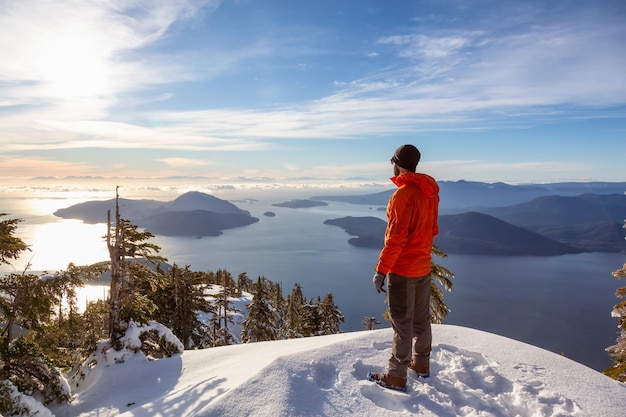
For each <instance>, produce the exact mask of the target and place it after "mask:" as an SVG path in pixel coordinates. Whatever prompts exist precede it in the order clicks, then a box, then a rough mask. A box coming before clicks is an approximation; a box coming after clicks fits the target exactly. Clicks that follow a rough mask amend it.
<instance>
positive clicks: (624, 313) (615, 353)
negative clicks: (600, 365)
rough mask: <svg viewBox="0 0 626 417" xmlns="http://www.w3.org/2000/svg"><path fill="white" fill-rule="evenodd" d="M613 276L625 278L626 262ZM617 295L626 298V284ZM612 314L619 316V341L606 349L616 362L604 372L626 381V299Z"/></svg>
mask: <svg viewBox="0 0 626 417" xmlns="http://www.w3.org/2000/svg"><path fill="white" fill-rule="evenodd" d="M613 276H614V277H615V278H617V279H621V278H625V277H626V264H624V266H623V267H622V268H621V269H618V270H617V271H615V272H613ZM615 295H616V297H617V298H626V286H624V287H620V288H618V289H617V291H616V292H615ZM611 315H612V316H613V317H617V318H618V327H619V329H620V333H619V335H618V336H617V343H616V344H615V345H613V346H610V347H608V348H607V349H606V350H607V352H609V354H610V355H611V356H612V357H613V362H614V364H613V366H611V367H610V368H607V369H606V370H605V371H604V374H605V375H608V376H610V377H611V378H613V379H616V380H618V381H621V382H624V383H626V300H624V301H622V302H620V303H618V304H616V305H615V306H614V307H613V312H612V313H611Z"/></svg>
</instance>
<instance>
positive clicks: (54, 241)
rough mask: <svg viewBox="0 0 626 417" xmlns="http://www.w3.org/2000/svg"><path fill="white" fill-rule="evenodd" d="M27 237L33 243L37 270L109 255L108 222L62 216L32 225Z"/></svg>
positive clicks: (33, 265)
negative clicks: (106, 238) (96, 222)
mask: <svg viewBox="0 0 626 417" xmlns="http://www.w3.org/2000/svg"><path fill="white" fill-rule="evenodd" d="M32 229H33V230H32V233H31V234H30V236H29V237H28V238H25V239H24V241H25V242H26V243H27V244H28V245H30V248H31V250H32V252H30V253H25V254H24V255H23V257H24V258H26V257H30V263H31V266H30V269H31V270H34V271H56V270H64V269H65V268H67V265H68V264H70V263H74V264H75V265H91V264H94V263H96V262H101V261H105V260H108V259H109V255H108V251H107V247H106V242H105V241H104V239H103V236H104V235H105V234H106V225H102V224H94V225H90V224H84V223H83V222H82V221H79V220H62V221H58V222H54V223H45V224H39V225H36V226H33V227H32Z"/></svg>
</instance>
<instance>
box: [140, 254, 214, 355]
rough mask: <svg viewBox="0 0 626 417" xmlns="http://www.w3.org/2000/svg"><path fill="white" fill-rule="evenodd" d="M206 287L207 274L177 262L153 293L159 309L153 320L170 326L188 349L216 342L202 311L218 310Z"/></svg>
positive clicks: (212, 311)
mask: <svg viewBox="0 0 626 417" xmlns="http://www.w3.org/2000/svg"><path fill="white" fill-rule="evenodd" d="M206 289H207V284H206V274H204V273H200V272H193V271H191V270H190V269H189V267H188V266H186V267H185V268H182V269H181V268H179V267H178V266H176V264H174V266H173V267H172V268H171V269H170V271H169V272H168V273H167V279H166V280H165V284H164V285H163V286H162V288H161V290H160V291H157V292H156V293H155V294H154V296H153V301H154V303H155V304H156V306H157V310H156V311H155V312H154V313H153V315H152V319H153V320H156V321H158V322H159V323H161V324H163V325H165V326H167V327H169V328H170V329H171V330H172V332H173V333H174V334H175V335H176V337H178V338H179V339H180V340H181V342H182V343H183V345H184V347H185V349H192V348H199V347H200V348H201V347H209V346H212V345H213V337H212V333H211V331H210V328H209V325H208V324H207V323H205V322H203V321H202V320H201V314H202V313H209V314H211V313H214V312H215V311H216V310H215V307H214V306H213V304H212V303H211V302H210V301H209V300H208V298H207V297H206Z"/></svg>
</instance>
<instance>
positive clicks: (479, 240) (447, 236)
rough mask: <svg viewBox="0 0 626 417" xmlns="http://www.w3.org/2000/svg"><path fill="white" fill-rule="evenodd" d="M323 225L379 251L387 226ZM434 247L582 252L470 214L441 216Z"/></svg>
mask: <svg viewBox="0 0 626 417" xmlns="http://www.w3.org/2000/svg"><path fill="white" fill-rule="evenodd" d="M324 224H328V225H332V226H338V227H341V228H342V229H343V230H345V231H346V233H348V234H349V235H351V236H357V237H356V238H351V239H350V240H349V241H348V243H350V244H351V245H353V246H358V247H368V248H375V249H380V248H382V247H383V244H384V236H385V228H386V226H387V223H386V222H385V221H384V220H381V219H379V218H376V217H342V218H338V219H329V220H326V221H324ZM435 244H436V245H437V246H438V247H439V248H440V249H441V250H443V251H444V252H447V253H458V254H467V255H492V256H502V255H505V256H526V255H532V256H556V255H563V254H566V253H580V252H583V250H582V249H579V248H577V247H574V246H571V245H567V244H565V243H561V242H558V241H555V240H552V239H550V238H547V237H545V236H542V235H540V234H538V233H535V232H532V231H529V230H526V229H523V228H521V227H518V226H514V225H512V224H509V223H507V222H504V221H502V220H499V219H497V218H495V217H492V216H489V215H486V214H482V213H476V212H467V213H462V214H450V215H442V216H439V235H437V236H436V237H435Z"/></svg>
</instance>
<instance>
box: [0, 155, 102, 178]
mask: <svg viewBox="0 0 626 417" xmlns="http://www.w3.org/2000/svg"><path fill="white" fill-rule="evenodd" d="M0 172H2V173H3V174H2V175H0V178H1V177H3V176H5V175H6V174H7V173H10V176H11V177H39V176H52V177H69V176H74V175H88V174H89V173H90V172H92V170H91V167H90V166H89V164H87V163H84V162H66V161H57V160H52V159H45V158H37V157H35V158H33V157H28V156H24V155H5V156H2V157H0Z"/></svg>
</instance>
